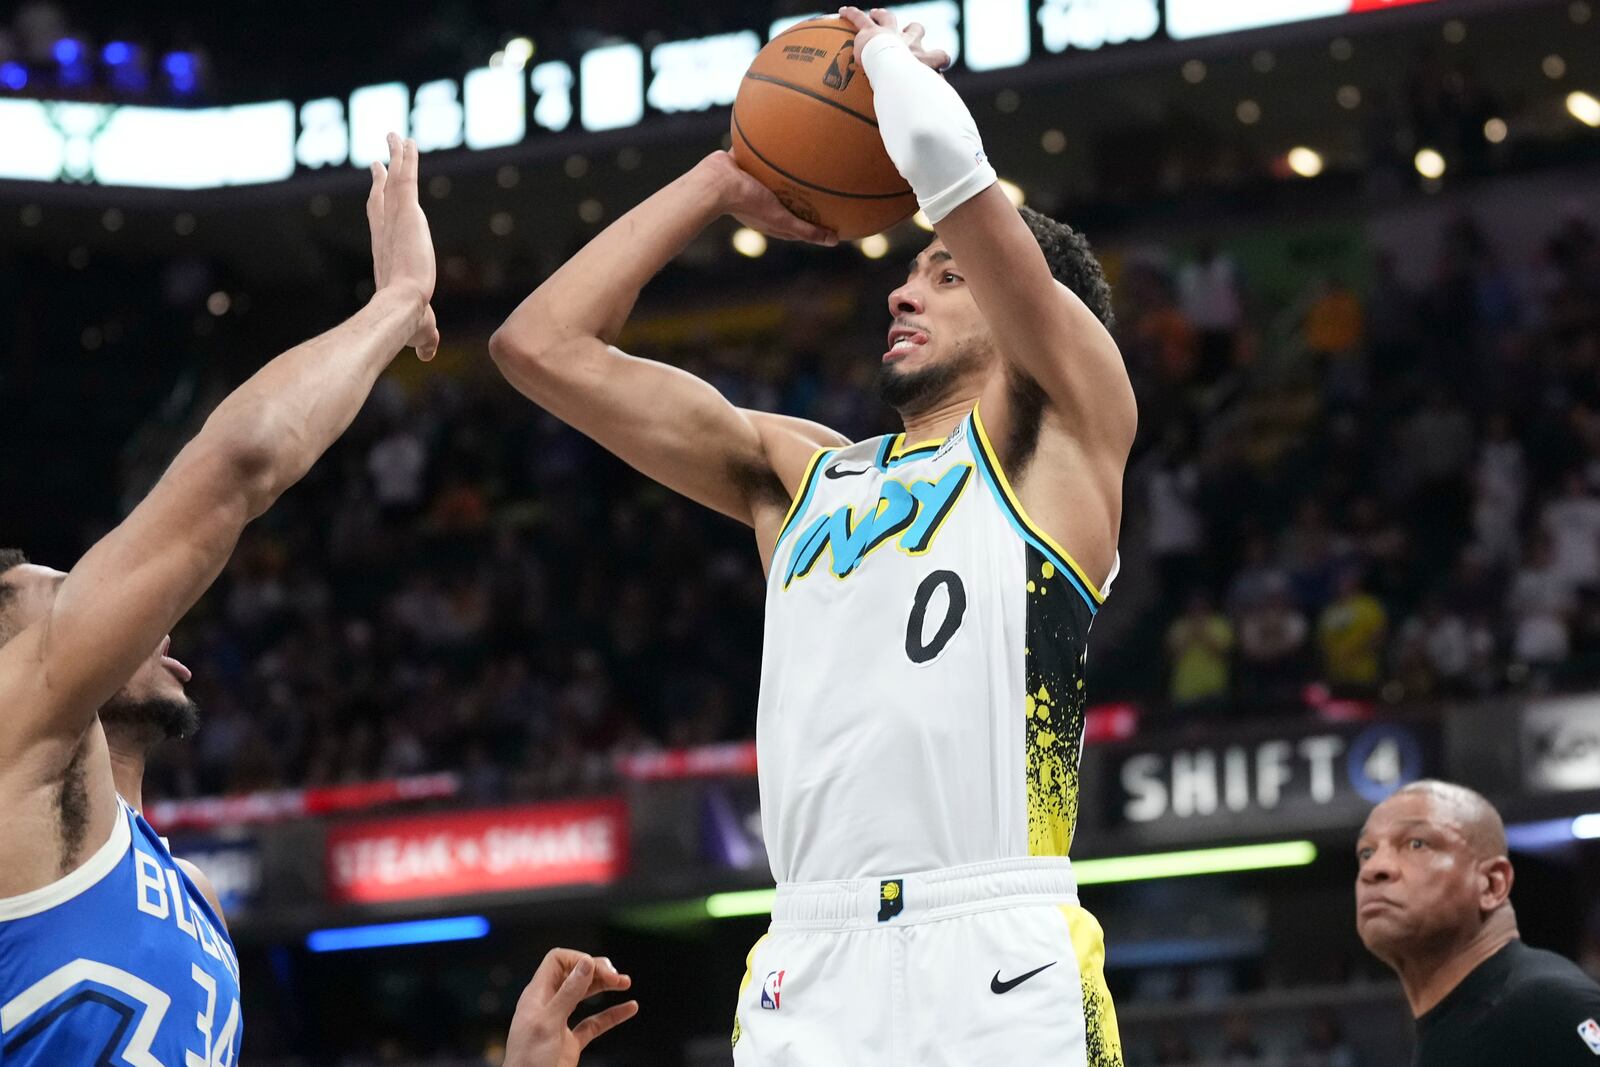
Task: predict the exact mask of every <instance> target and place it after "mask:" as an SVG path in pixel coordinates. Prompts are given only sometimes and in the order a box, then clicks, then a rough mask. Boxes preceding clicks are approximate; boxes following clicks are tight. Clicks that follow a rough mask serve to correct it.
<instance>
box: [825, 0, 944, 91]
mask: <svg viewBox="0 0 1600 1067" xmlns="http://www.w3.org/2000/svg"><path fill="white" fill-rule="evenodd" d="M839 17H840V18H842V19H844V20H845V21H846V22H848V23H850V25H852V26H854V27H855V28H856V31H857V32H856V55H858V56H859V55H860V54H861V50H862V49H863V48H865V47H866V46H867V42H868V41H870V40H872V39H873V38H874V37H878V36H881V35H883V34H886V33H892V34H898V35H899V36H901V37H903V38H905V42H906V44H907V45H908V46H909V47H910V48H911V54H912V55H914V56H916V57H917V59H918V60H919V61H920V62H922V63H923V64H925V65H926V66H929V67H932V68H933V69H934V70H936V71H938V72H939V73H940V74H943V73H944V72H945V71H947V70H949V69H950V64H951V63H952V62H954V60H952V59H951V58H950V53H949V52H946V51H945V50H944V49H942V48H935V49H932V50H929V49H927V48H924V47H923V45H922V39H923V38H924V37H925V36H927V30H925V29H924V28H923V26H922V23H920V22H913V23H911V24H910V25H909V26H907V27H906V28H905V29H904V30H902V29H900V21H899V20H898V19H896V18H895V17H894V12H892V11H885V10H884V9H883V8H881V7H875V8H873V9H872V11H871V12H870V13H869V12H866V11H863V10H861V9H860V8H859V7H841V8H840V9H839Z"/></svg>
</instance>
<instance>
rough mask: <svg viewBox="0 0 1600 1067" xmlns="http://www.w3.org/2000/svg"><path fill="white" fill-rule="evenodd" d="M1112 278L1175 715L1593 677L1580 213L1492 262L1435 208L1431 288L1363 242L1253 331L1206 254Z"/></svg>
mask: <svg viewBox="0 0 1600 1067" xmlns="http://www.w3.org/2000/svg"><path fill="white" fill-rule="evenodd" d="M1128 290H1129V293H1128V298H1129V300H1130V301H1131V302H1132V303H1133V304H1134V305H1135V306H1134V308H1133V310H1132V311H1131V313H1130V314H1129V316H1128V320H1127V325H1128V328H1127V336H1126V338H1125V341H1124V344H1125V348H1126V351H1127V352H1128V355H1129V359H1130V362H1132V363H1133V364H1135V365H1136V366H1142V367H1144V368H1146V369H1147V371H1148V372H1149V377H1148V378H1147V379H1146V382H1145V384H1146V389H1145V390H1144V397H1145V398H1144V403H1143V405H1142V413H1143V416H1144V418H1145V420H1146V425H1147V427H1150V429H1151V432H1152V433H1153V434H1155V435H1158V436H1159V442H1158V443H1157V444H1156V445H1155V450H1154V453H1153V456H1152V460H1151V469H1150V470H1149V472H1148V478H1147V479H1146V480H1145V481H1144V485H1143V488H1144V493H1143V500H1142V501H1135V502H1134V503H1135V505H1137V504H1139V503H1142V504H1143V505H1144V506H1145V507H1146V508H1148V518H1149V522H1148V524H1147V525H1146V527H1145V529H1146V531H1147V533H1146V547H1147V548H1148V550H1149V552H1150V554H1151V556H1152V558H1153V562H1154V565H1155V567H1156V570H1157V572H1158V573H1159V575H1160V583H1161V591H1162V601H1163V603H1164V604H1165V605H1167V606H1169V607H1170V609H1171V610H1170V615H1169V616H1168V618H1167V620H1166V621H1165V625H1164V628H1163V631H1162V633H1161V634H1160V640H1161V643H1162V646H1163V648H1164V650H1165V653H1166V662H1167V664H1168V667H1169V673H1168V685H1167V690H1166V693H1165V696H1166V698H1167V700H1168V702H1169V703H1170V704H1171V705H1172V706H1173V707H1174V708H1176V709H1180V710H1181V709H1193V708H1200V707H1209V708H1214V709H1217V710H1223V709H1226V708H1233V709H1238V710H1239V711H1241V712H1257V713H1259V712H1263V711H1271V710H1272V709H1278V708H1286V707H1292V706H1297V705H1299V704H1300V703H1301V702H1302V701H1304V700H1306V699H1308V698H1309V699H1313V700H1314V699H1316V698H1317V694H1318V693H1323V692H1326V693H1328V694H1331V695H1333V696H1335V697H1340V696H1343V697H1350V698H1356V699H1368V700H1387V701H1390V702H1398V701H1401V700H1406V701H1414V700H1421V699H1430V698H1441V697H1446V698H1448V697H1470V696H1480V695H1486V694H1489V693H1493V692H1499V691H1502V690H1505V689H1508V688H1535V689H1546V688H1551V687H1578V686H1593V685H1595V684H1596V683H1600V303H1597V297H1600V242H1597V235H1596V231H1595V229H1594V227H1593V226H1592V225H1591V224H1590V223H1588V222H1587V221H1585V220H1584V219H1583V218H1582V217H1580V216H1577V215H1574V216H1572V217H1570V218H1569V219H1568V220H1567V221H1566V222H1565V223H1564V224H1563V225H1562V226H1561V228H1560V229H1559V230H1558V231H1557V232H1554V233H1551V234H1550V235H1549V237H1548V239H1547V240H1546V241H1545V242H1544V244H1543V247H1542V250H1541V253H1540V254H1539V255H1538V256H1537V258H1536V259H1535V260H1534V261H1532V262H1519V263H1507V262H1503V261H1502V260H1501V258H1500V257H1499V256H1497V254H1496V250H1495V248H1494V246H1493V243H1492V242H1491V241H1490V240H1489V239H1488V238H1487V237H1486V236H1485V235H1484V233H1483V232H1482V231H1481V230H1480V229H1479V228H1478V226H1477V225H1476V223H1475V222H1474V221H1473V220H1472V219H1471V218H1470V217H1466V216H1462V217H1458V218H1456V219H1455V220H1454V221H1453V222H1452V223H1451V224H1450V226H1449V229H1448V232H1447V233H1446V234H1445V235H1444V240H1443V242H1442V245H1441V251H1440V254H1439V257H1438V263H1437V268H1436V270H1435V272H1434V274H1433V277H1432V280H1431V281H1430V282H1429V283H1428V284H1426V285H1424V286H1421V287H1412V286H1408V285H1407V284H1406V283H1405V282H1404V281H1403V280H1402V279H1401V277H1400V276H1399V275H1398V274H1397V272H1396V270H1395V263H1394V259H1393V257H1392V256H1387V255H1380V256H1379V257H1378V259H1377V261H1376V262H1375V263H1374V265H1373V270H1372V273H1371V276H1370V278H1369V279H1368V282H1367V285H1366V286H1365V287H1364V288H1362V289H1358V288H1356V287H1354V286H1353V285H1352V284H1350V283H1349V282H1347V281H1345V280H1343V279H1340V278H1336V277H1326V278H1322V279H1319V280H1317V281H1316V282H1314V283H1313V284H1312V285H1311V286H1310V288H1309V289H1308V291H1307V292H1305V293H1304V295H1303V297H1302V298H1301V299H1299V300H1298V301H1295V302H1293V303H1292V304H1291V305H1290V306H1286V307H1277V308H1268V309H1265V310H1266V311H1267V312H1268V313H1269V315H1268V317H1266V318H1256V319H1255V320H1254V321H1252V318H1251V316H1250V315H1249V314H1247V311H1246V309H1247V308H1248V307H1250V303H1251V302H1250V298H1249V294H1248V291H1247V289H1246V287H1245V286H1244V285H1243V284H1242V283H1241V280H1240V279H1239V277H1238V275H1237V272H1236V271H1235V270H1234V269H1233V268H1232V266H1231V264H1230V262H1229V260H1228V258H1227V257H1226V256H1225V255H1223V254H1218V253H1210V252H1209V251H1203V252H1202V254H1201V256H1200V257H1199V258H1197V259H1196V260H1194V261H1191V262H1189V263H1187V264H1185V265H1183V266H1182V267H1181V268H1180V269H1179V270H1178V271H1176V272H1175V273H1169V274H1162V273H1160V272H1157V271H1141V272H1139V274H1138V275H1137V276H1136V277H1135V278H1133V279H1130V281H1129V285H1128ZM1152 417H1153V418H1152ZM1313 683H1315V687H1314V688H1313V689H1311V690H1309V691H1308V688H1307V687H1308V686H1309V685H1312V684H1313Z"/></svg>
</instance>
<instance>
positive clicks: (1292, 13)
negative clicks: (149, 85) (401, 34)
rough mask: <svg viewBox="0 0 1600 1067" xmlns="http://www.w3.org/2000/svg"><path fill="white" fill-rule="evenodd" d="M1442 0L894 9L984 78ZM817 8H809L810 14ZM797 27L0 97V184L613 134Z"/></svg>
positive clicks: (710, 99) (1171, 0) (302, 166)
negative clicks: (326, 86) (331, 75)
mask: <svg viewBox="0 0 1600 1067" xmlns="http://www.w3.org/2000/svg"><path fill="white" fill-rule="evenodd" d="M1439 2H1441V0H1165V2H1164V3H1162V0H919V2H914V3H904V4H896V5H891V6H890V10H892V11H894V12H895V13H896V14H897V15H898V16H899V18H900V20H901V23H902V24H905V23H908V22H913V21H915V22H920V23H922V24H923V25H924V26H925V27H927V31H928V34H927V41H928V44H929V46H930V47H934V48H942V49H944V50H945V51H947V52H949V53H950V54H951V56H952V57H954V58H955V60H956V63H957V66H958V68H960V69H965V70H968V71H996V70H1005V69H1009V68H1016V67H1021V66H1023V65H1025V64H1028V63H1030V62H1033V61H1035V60H1038V59H1041V58H1044V57H1046V56H1052V55H1057V56H1059V55H1065V54H1070V53H1074V52H1093V51H1100V50H1104V49H1108V48H1122V47H1124V46H1129V45H1134V44H1137V43H1138V42H1144V41H1150V40H1153V39H1158V38H1159V37H1160V36H1161V35H1162V34H1163V32H1164V33H1165V36H1166V38H1168V39H1170V40H1175V41H1185V40H1191V39H1195V38H1202V37H1211V36H1216V35H1219V34H1228V33H1235V32H1239V31H1242V30H1250V29H1260V28H1263V27H1268V26H1277V25H1284V24H1288V23H1294V22H1303V21H1306V20H1310V19H1322V18H1336V17H1339V16H1355V15H1365V14H1367V13H1370V12H1374V11H1379V10H1384V9H1387V8H1396V7H1404V6H1411V5H1414V4H1422V3H1439ZM818 14H821V12H818ZM807 17H815V16H805V15H802V16H796V17H793V18H785V19H781V20H778V21H776V22H773V23H771V24H769V25H767V26H763V27H761V28H760V29H759V30H757V29H753V28H747V29H738V30H733V31H731V32H727V33H721V34H716V35H713V36H709V37H701V38H694V39H689V40H681V41H665V42H662V43H660V44H656V45H654V46H652V47H649V48H646V47H645V46H643V45H641V44H638V43H636V42H633V41H628V40H621V39H618V40H613V41H610V42H606V43H603V44H600V45H598V46H596V47H594V48H591V49H589V50H588V51H586V52H584V53H582V54H581V55H578V56H575V57H573V56H566V57H559V56H558V57H551V58H543V57H540V61H538V62H532V61H533V59H534V58H535V57H534V46H533V43H532V42H530V41H527V40H526V39H522V41H521V44H522V47H521V48H520V49H517V50H513V49H512V48H511V47H510V46H508V47H507V49H506V50H505V51H504V52H501V53H497V54H496V55H495V57H493V59H492V60H491V62H490V63H489V65H487V66H485V67H482V68H480V69H477V70H473V71H469V72H468V73H467V74H465V75H463V76H462V77H460V78H445V79H439V80H436V81H430V82H426V83H423V84H421V85H415V86H414V85H411V84H408V83H406V82H403V81H394V82H387V83H383V84H379V85H368V86H363V87H361V88H358V89H356V90H355V91H354V92H352V93H350V94H349V96H348V97H343V98H340V97H324V98H320V99H316V100H306V101H292V100H275V101H264V102H260V103H250V104H244V105H239V106H231V107H210V108H156V107H144V106H134V105H118V104H108V103H90V102H85V101H71V100H34V99H27V98H21V97H4V96H0V145H4V146H5V148H4V150H3V151H0V180H3V179H13V180H24V181H46V182H70V183H77V184H100V185H121V186H144V187H150V188H171V189H202V188H216V187H220V186H227V185H251V184H261V183H266V182H277V181H283V180H286V179H288V178H290V177H292V176H294V175H295V174H296V173H297V172H306V171H314V170H320V169H324V168H329V167H342V166H356V167H364V166H366V165H367V164H369V163H371V162H372V161H373V160H375V159H380V158H383V157H384V156H385V155H386V150H385V148H384V136H385V134H387V133H388V132H389V131H391V130H394V131H398V132H400V133H401V134H403V135H406V136H410V137H414V138H415V139H416V141H417V145H418V148H419V149H420V150H422V151H424V152H438V151H448V150H455V149H462V150H466V151H482V150H486V149H492V148H504V147H508V146H512V145H517V144H521V143H523V142H525V141H529V140H531V139H533V138H537V137H540V136H544V135H546V134H549V133H559V132H564V131H567V130H582V131H587V132H602V131H608V130H623V129H629V128H631V127H634V126H638V125H640V124H642V123H646V122H648V121H649V120H650V119H651V117H652V116H656V115H668V114H675V113H681V112H695V111H705V110H708V109H710V108H713V107H725V106H727V105H728V104H730V103H732V102H733V98H734V95H735V94H736V93H737V92H738V88H739V81H740V78H741V77H742V76H743V74H744V71H745V69H746V68H748V67H749V65H750V61H751V60H752V59H754V58H755V55H756V53H757V52H758V51H759V50H760V48H761V44H762V41H763V40H764V39H770V38H771V37H772V36H774V35H776V34H778V33H781V32H782V31H783V30H784V29H786V28H787V27H789V26H790V25H792V24H794V23H795V22H797V21H800V20H802V19H804V18H807Z"/></svg>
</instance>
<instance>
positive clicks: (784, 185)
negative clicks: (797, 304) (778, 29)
mask: <svg viewBox="0 0 1600 1067" xmlns="http://www.w3.org/2000/svg"><path fill="white" fill-rule="evenodd" d="M909 29H910V28H909V27H908V30H909ZM732 125H733V158H734V159H735V160H736V161H737V162H738V164H739V166H740V167H742V168H743V169H744V170H745V171H746V172H748V173H749V174H751V175H754V176H755V178H756V179H757V180H759V181H760V182H761V184H763V185H765V186H766V187H767V188H768V189H771V190H772V191H773V193H774V194H775V195H776V196H777V197H778V199H779V200H780V201H782V202H783V205H784V207H786V208H788V209H789V210H790V211H792V212H793V213H794V214H796V215H798V216H799V217H800V218H802V219H804V220H806V221H807V222H810V223H814V224H815V225H818V226H821V227H823V228H825V229H829V230H832V231H834V232H835V233H837V234H838V235H839V239H840V240H842V241H852V240H855V239H857V238H860V237H866V236H868V235H870V234H874V233H879V232H880V231H883V230H886V229H888V228H889V227H891V226H893V225H894V224H895V223H897V222H901V221H903V220H904V219H907V218H909V217H910V216H911V214H912V213H913V212H915V211H916V210H917V198H916V195H915V194H913V193H912V191H911V187H910V186H909V185H907V184H906V181H905V179H904V178H902V177H901V176H900V172H899V171H897V170H895V167H894V164H893V163H892V162H890V160H889V154H888V153H887V152H885V151H884V150H883V140H882V139H881V138H880V137H879V135H878V123H877V115H876V113H875V112H874V110H873V106H872V86H871V85H869V84H868V82H867V75H866V72H865V71H863V70H862V69H861V64H860V62H859V61H858V60H857V58H856V27H855V26H853V25H852V24H851V23H849V22H847V21H845V20H844V19H812V20H810V21H808V22H802V23H799V24H798V25H795V26H791V27H790V28H789V29H787V30H784V31H783V32H782V33H780V34H778V36H776V37H774V38H773V39H772V40H771V41H770V42H768V44H767V46H766V47H765V48H763V49H762V50H761V54H760V55H758V56H756V59H755V62H754V63H752V64H750V69H749V71H747V72H746V73H745V76H744V81H743V83H741V84H740V86H739V95H738V97H737V98H736V99H735V100H734V102H733V124H732Z"/></svg>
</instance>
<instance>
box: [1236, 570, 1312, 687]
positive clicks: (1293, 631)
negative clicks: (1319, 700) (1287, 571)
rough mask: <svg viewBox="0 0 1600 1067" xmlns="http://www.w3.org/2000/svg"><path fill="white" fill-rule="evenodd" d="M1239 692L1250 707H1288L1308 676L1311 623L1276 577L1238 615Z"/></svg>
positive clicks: (1285, 581) (1283, 582)
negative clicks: (1307, 647)
mask: <svg viewBox="0 0 1600 1067" xmlns="http://www.w3.org/2000/svg"><path fill="white" fill-rule="evenodd" d="M1238 632H1239V695H1240V698H1241V700H1242V701H1243V702H1244V703H1245V704H1246V705H1247V706H1249V707H1250V708H1251V709H1252V710H1255V711H1262V710H1269V709H1271V708H1273V707H1288V706H1291V704H1292V702H1293V701H1294V700H1295V693H1296V689H1297V688H1298V686H1299V683H1301V682H1303V681H1304V679H1305V677H1306V673H1307V672H1306V667H1307V662H1306V642H1307V638H1308V637H1309V636H1310V632H1311V627H1310V624H1309V623H1308V622H1307V621H1306V617H1305V614H1304V613H1302V612H1301V611H1300V609H1299V608H1297V607H1295V604H1294V601H1293V599H1292V598H1291V597H1290V595H1289V583H1288V581H1287V580H1286V579H1284V578H1282V577H1281V576H1280V577H1279V579H1278V581H1277V582H1276V583H1275V584H1274V585H1273V587H1271V588H1270V589H1269V590H1268V591H1267V592H1266V593H1265V594H1264V595H1263V596H1262V597H1261V598H1260V599H1258V600H1257V601H1256V602H1255V603H1253V604H1251V605H1250V606H1249V607H1247V608H1245V609H1244V611H1243V612H1242V613H1241V614H1240V615H1239V617H1238Z"/></svg>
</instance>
